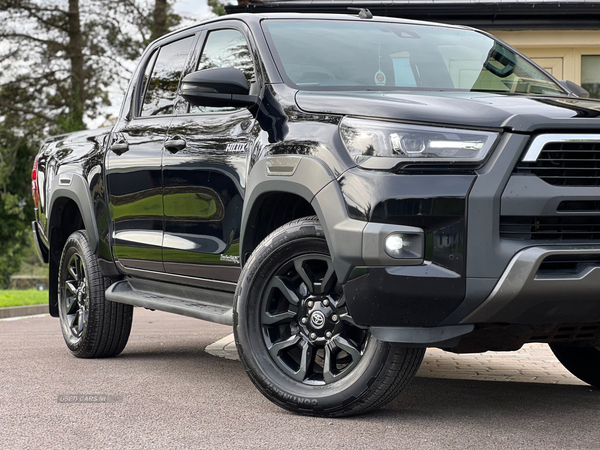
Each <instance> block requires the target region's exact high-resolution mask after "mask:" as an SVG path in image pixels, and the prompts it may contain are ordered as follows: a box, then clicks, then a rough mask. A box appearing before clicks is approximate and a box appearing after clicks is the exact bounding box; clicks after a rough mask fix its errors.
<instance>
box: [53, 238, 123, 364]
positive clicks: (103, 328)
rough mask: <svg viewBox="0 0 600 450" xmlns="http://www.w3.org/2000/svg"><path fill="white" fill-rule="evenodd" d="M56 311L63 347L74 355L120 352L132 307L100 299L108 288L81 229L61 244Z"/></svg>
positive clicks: (91, 356)
mask: <svg viewBox="0 0 600 450" xmlns="http://www.w3.org/2000/svg"><path fill="white" fill-rule="evenodd" d="M58 283H59V284H58V285H59V294H58V313H59V317H60V324H61V329H62V333H63V337H64V339H65V342H66V344H67V347H68V348H69V350H70V351H71V353H73V355H75V356H77V357H78V358H102V357H110V356H115V355H118V354H119V353H121V352H122V351H123V349H124V348H125V345H126V344H127V340H128V339H129V333H130V331H131V322H132V319H133V307H132V306H130V305H123V304H120V303H113V302H110V301H108V300H106V299H105V298H104V292H105V290H106V288H107V287H108V283H105V279H104V277H103V276H102V273H101V272H100V268H99V267H98V261H97V260H96V257H95V256H94V254H93V253H92V250H91V248H90V244H89V241H88V238H87V234H86V232H85V231H76V232H74V233H73V234H71V236H69V238H68V239H67V242H66V243H65V246H64V248H63V253H62V257H61V260H60V266H59V274H58Z"/></svg>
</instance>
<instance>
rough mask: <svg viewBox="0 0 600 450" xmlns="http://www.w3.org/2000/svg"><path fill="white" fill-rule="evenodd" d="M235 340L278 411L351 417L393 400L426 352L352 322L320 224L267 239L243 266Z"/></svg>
mask: <svg viewBox="0 0 600 450" xmlns="http://www.w3.org/2000/svg"><path fill="white" fill-rule="evenodd" d="M235 304H236V310H235V315H234V332H235V337H236V343H237V345H238V350H239V353H240V358H241V360H242V361H243V363H244V365H245V367H246V370H247V372H248V374H249V376H250V378H251V380H252V381H253V382H254V384H255V385H256V386H257V387H258V389H259V390H260V391H261V392H262V393H263V394H264V395H265V396H266V397H267V398H268V399H269V400H271V401H273V402H274V403H276V404H277V405H279V406H281V407H283V408H285V409H288V410H291V411H294V412H298V413H302V414H311V415H318V416H349V415H354V414H359V413H363V412H366V411H369V410H371V409H375V408H378V407H380V406H383V405H385V404H386V403H388V402H389V401H391V400H393V399H394V398H395V397H396V396H397V394H399V393H400V391H401V390H402V389H403V388H404V387H405V386H406V385H407V384H408V382H409V381H410V380H411V379H412V377H413V376H414V374H415V373H416V371H417V370H418V368H419V365H420V363H421V361H422V359H423V354H424V351H425V350H424V349H417V348H403V347H400V346H398V345H394V344H390V343H385V342H380V341H378V340H377V339H375V338H374V337H373V336H372V335H371V334H370V332H369V330H368V329H366V328H364V327H360V326H358V325H357V324H356V323H355V322H354V320H353V319H352V317H351V316H350V314H349V312H348V309H347V307H346V304H345V299H344V296H343V293H342V291H341V286H340V284H339V283H338V282H337V279H336V275H335V271H334V268H333V264H332V260H331V256H330V254H329V250H328V247H327V242H326V241H325V238H324V235H323V230H322V228H321V226H320V224H319V222H318V221H317V219H316V218H314V217H309V218H304V219H300V220H296V221H294V222H290V223H288V224H286V225H284V226H283V227H281V228H279V229H277V230H276V231H275V232H273V233H272V234H271V235H269V236H268V237H267V238H266V239H265V240H264V241H263V242H262V243H261V244H260V245H259V246H258V247H257V249H256V250H255V251H254V253H253V254H252V256H251V258H250V259H249V261H248V262H247V264H246V265H245V266H244V270H243V271H242V274H241V277H240V282H239V283H238V289H237V291H236V301H235Z"/></svg>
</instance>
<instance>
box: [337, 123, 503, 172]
mask: <svg viewBox="0 0 600 450" xmlns="http://www.w3.org/2000/svg"><path fill="white" fill-rule="evenodd" d="M340 135H341V137H342V141H343V142H344V145H345V146H346V149H348V152H350V155H352V157H353V158H354V160H355V161H356V162H357V163H358V165H360V166H362V167H366V168H369V169H386V168H392V167H394V166H396V165H397V164H400V163H402V162H411V163H414V162H417V163H438V164H439V163H467V164H473V163H479V162H481V161H483V160H484V159H485V157H486V156H487V154H488V153H489V151H490V149H491V148H492V146H493V144H494V142H495V140H496V137H497V136H498V135H497V133H492V132H488V131H470V130H457V129H453V128H437V127H424V126H419V125H409V124H401V123H394V122H384V121H379V120H369V119H355V118H352V117H345V118H344V119H343V120H342V121H341V123H340Z"/></svg>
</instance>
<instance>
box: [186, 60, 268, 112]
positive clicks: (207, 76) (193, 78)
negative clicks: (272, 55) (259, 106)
mask: <svg viewBox="0 0 600 450" xmlns="http://www.w3.org/2000/svg"><path fill="white" fill-rule="evenodd" d="M181 95H182V97H183V98H185V99H186V100H187V101H188V102H190V103H191V104H192V105H195V106H217V107H222V106H237V107H249V106H252V105H255V104H256V103H257V102H258V97H257V96H256V95H250V91H249V88H248V81H247V80H246V77H245V76H244V74H243V72H242V71H241V70H239V69H234V68H231V67H227V68H215V69H205V70H199V71H198V72H193V73H190V74H189V75H186V76H185V77H184V78H183V80H181Z"/></svg>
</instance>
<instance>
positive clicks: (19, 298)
mask: <svg viewBox="0 0 600 450" xmlns="http://www.w3.org/2000/svg"><path fill="white" fill-rule="evenodd" d="M44 303H48V291H36V290H35V289H28V290H26V291H0V308H6V307H9V306H27V305H43V304H44Z"/></svg>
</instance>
